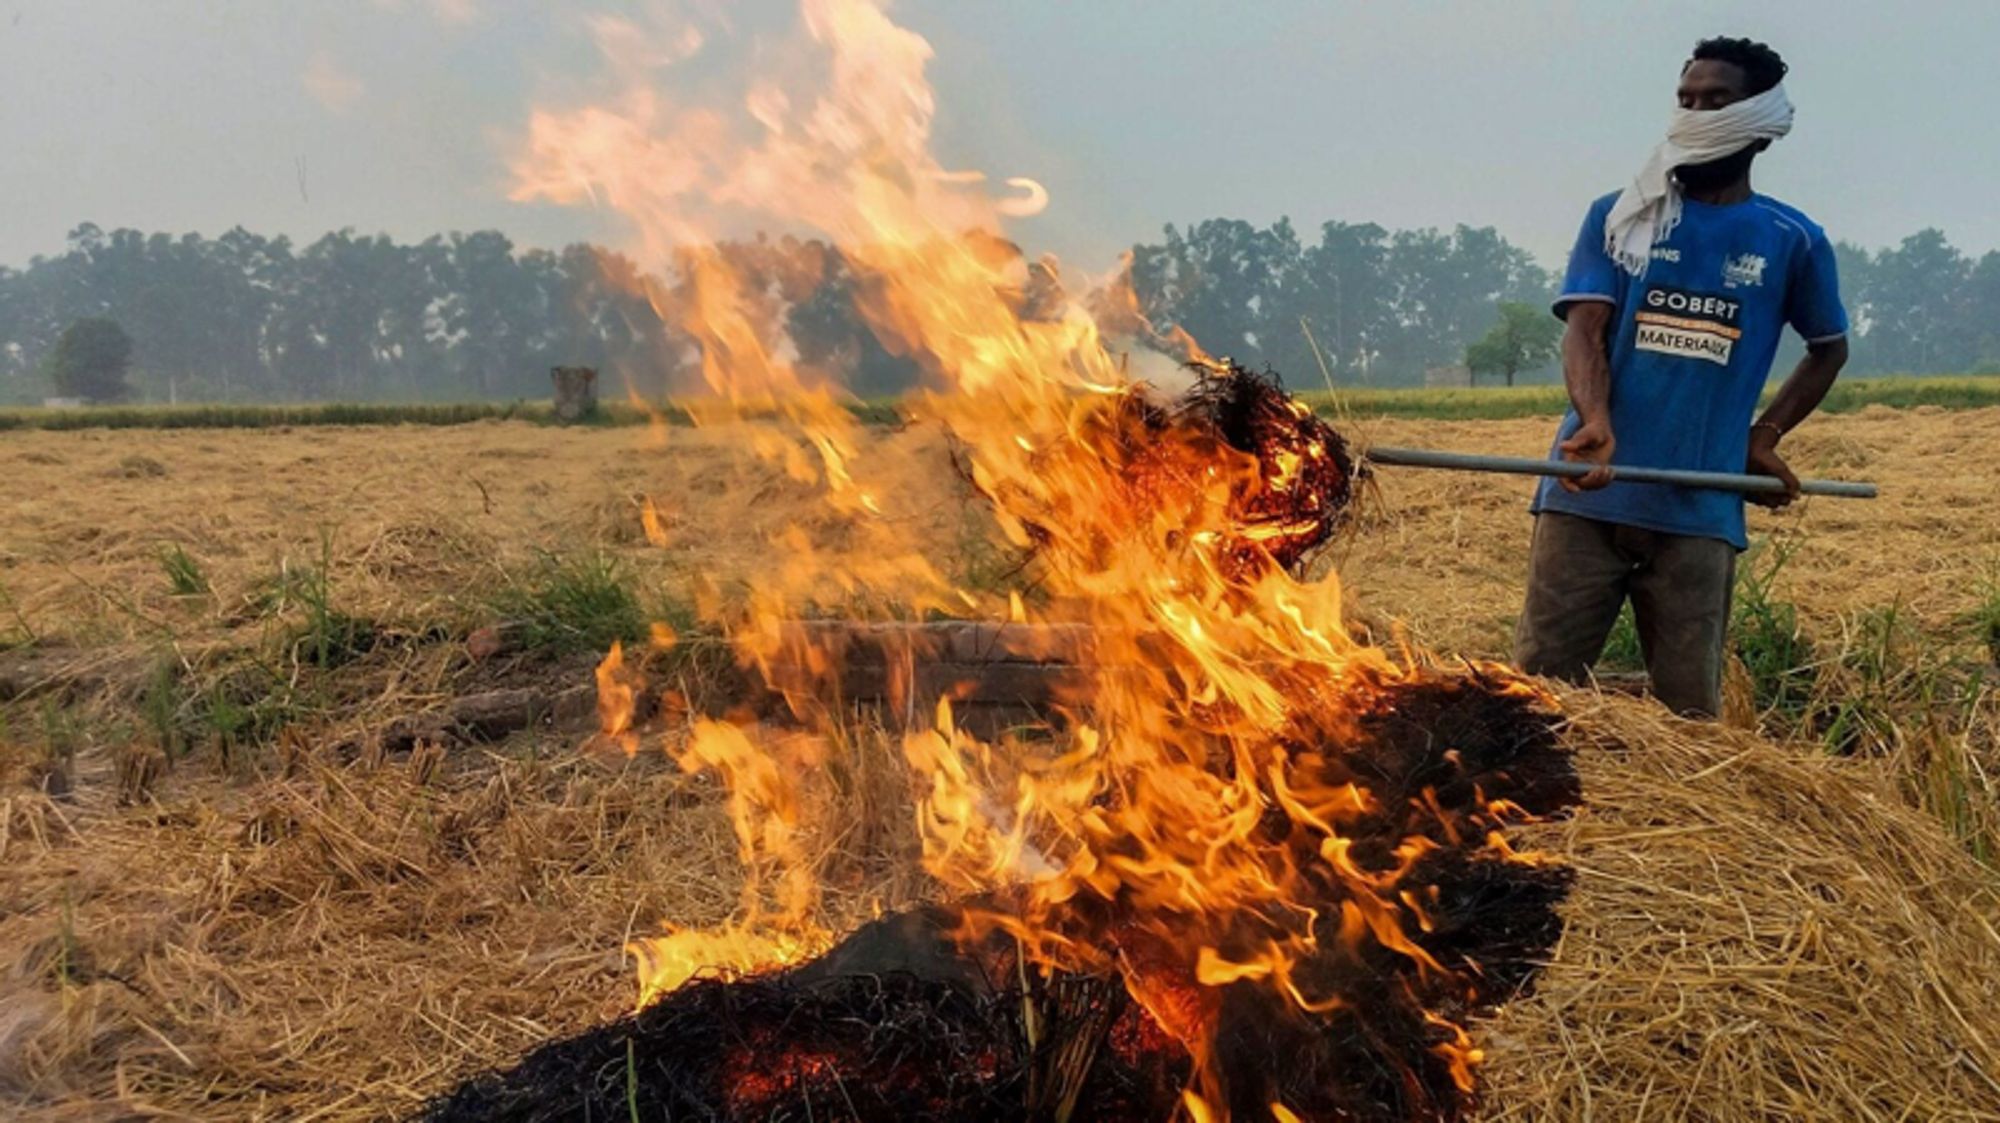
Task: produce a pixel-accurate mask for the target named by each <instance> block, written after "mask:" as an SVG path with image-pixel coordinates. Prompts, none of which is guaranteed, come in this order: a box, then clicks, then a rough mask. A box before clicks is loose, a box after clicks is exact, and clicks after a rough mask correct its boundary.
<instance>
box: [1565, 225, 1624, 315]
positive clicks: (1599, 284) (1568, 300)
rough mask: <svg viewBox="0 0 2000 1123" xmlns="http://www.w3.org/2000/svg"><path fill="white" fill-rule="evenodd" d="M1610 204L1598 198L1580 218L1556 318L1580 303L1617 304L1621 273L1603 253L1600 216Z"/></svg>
mask: <svg viewBox="0 0 2000 1123" xmlns="http://www.w3.org/2000/svg"><path fill="white" fill-rule="evenodd" d="M1611 202H1612V200H1611V199H1608V198H1607V199H1600V200H1598V201H1597V203H1596V204H1594V205H1593V206H1592V207H1591V208H1590V212H1589V213H1588V214H1585V215H1584V216H1583V229H1581V230H1579V231H1577V233H1576V245H1575V246H1574V247H1572V248H1571V249H1570V251H1569V268H1568V270H1566V271H1565V272H1564V273H1563V284H1562V293H1561V294H1560V295H1558V296H1557V297H1556V302H1555V307H1554V309H1553V311H1554V312H1555V314H1556V315H1557V316H1558V317H1559V318H1563V319H1567V318H1568V317H1569V306H1570V305H1572V304H1576V303H1578V302H1580V301H1589V300H1596V301H1602V302H1603V303H1605V304H1616V303H1618V297H1619V294H1620V293H1621V292H1622V291H1623V288H1622V286H1623V282H1624V277H1623V276H1622V274H1623V272H1624V271H1623V270H1621V269H1620V268H1619V267H1618V263H1617V262H1615V261H1613V260H1611V255H1610V254H1608V253H1606V252H1604V216H1605V214H1606V213H1607V212H1609V211H1610V210H1611Z"/></svg>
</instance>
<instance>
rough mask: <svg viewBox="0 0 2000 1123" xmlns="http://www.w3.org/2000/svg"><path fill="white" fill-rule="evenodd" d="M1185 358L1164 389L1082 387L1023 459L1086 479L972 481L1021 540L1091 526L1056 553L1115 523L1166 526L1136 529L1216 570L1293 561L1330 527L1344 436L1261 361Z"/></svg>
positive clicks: (1089, 557) (1343, 493)
mask: <svg viewBox="0 0 2000 1123" xmlns="http://www.w3.org/2000/svg"><path fill="white" fill-rule="evenodd" d="M1187 369H1188V370H1189V371H1191V372H1193V375H1194V383H1193V385H1192V386H1190V387H1189V388H1188V389H1186V390H1185V391H1183V392H1182V393H1180V394H1178V395H1176V396H1174V397H1172V398H1171V399H1163V398H1162V396H1161V395H1159V393H1158V392H1156V391H1154V390H1152V389H1151V388H1149V387H1145V386H1139V385H1133V386H1128V387H1124V388H1122V389H1120V390H1118V391H1116V392H1114V393H1110V394H1107V395H1104V396H1101V397H1097V398H1094V399H1090V400H1089V402H1088V404H1087V405H1086V406H1085V407H1084V408H1083V409H1081V410H1080V411H1079V413H1078V415H1077V416H1076V417H1075V419H1074V420H1073V422H1072V426H1073V434H1072V435H1071V437H1070V438H1069V439H1066V440H1063V441H1059V442H1054V443H1053V444H1052V445H1051V447H1049V448H1048V449H1047V450H1040V451H1036V452H1035V453H1034V454H1033V455H1032V456H1031V457H1030V458H1029V463H1028V464H1027V465H1026V468H1027V473H1026V474H1029V475H1032V476H1033V477H1035V479H1036V482H1037V483H1042V482H1044V481H1050V480H1068V481H1082V480H1089V481H1090V482H1091V483H1093V484H1095V485H1096V486H1095V487H1074V488H1070V489H1068V490H1059V489H1057V488H1054V487H1046V486H1045V487H1033V486H1029V487H1019V486H1010V485H1009V484H1008V483H1007V482H1004V481H1002V482H995V481H993V480H991V479H989V478H981V477H977V476H975V477H974V482H975V483H976V484H978V485H979V486H980V487H981V488H982V489H983V490H986V491H987V493H988V495H989V496H990V497H991V498H992V499H993V500H994V502H995V504H996V505H997V506H998V507H999V508H1000V509H1001V510H1002V511H1004V512H1008V513H1011V514H1015V515H1017V516H1018V517H1020V518H1021V522H1022V524H1023V525H1024V527H1025V529H1026V532H1027V535H1028V537H1029V538H1030V540H1032V541H1033V542H1035V543H1038V544H1041V545H1044V546H1046V545H1048V544H1049V543H1050V539H1051V538H1052V537H1055V536H1056V535H1055V533H1054V527H1056V526H1057V525H1062V526H1065V527H1066V528H1071V529H1074V528H1077V527H1084V528H1088V530H1090V531H1091V532H1093V533H1094V534H1095V535H1097V536H1098V537H1099V540H1098V541H1092V542H1087V543H1081V544H1080V543H1078V542H1075V541H1071V542H1067V543H1058V544H1057V548H1058V549H1060V550H1064V551H1066V552H1067V553H1069V554H1070V555H1072V558H1071V559H1070V560H1077V559H1078V558H1081V559H1085V560H1086V564H1090V563H1091V562H1093V561H1096V560H1097V559H1098V558H1099V557H1101V552H1111V551H1116V550H1117V549H1119V548H1120V546H1121V545H1122V544H1129V543H1121V542H1120V541H1119V540H1120V539H1123V538H1125V537H1126V536H1128V535H1129V536H1135V537H1145V536H1148V535H1152V536H1155V537H1158V536H1164V537H1165V539H1166V540H1165V541H1164V542H1160V541H1152V542H1147V543H1145V544H1144V545H1145V548H1147V549H1148V550H1149V551H1150V552H1154V553H1168V554H1173V555H1177V556H1185V555H1186V554H1187V553H1189V552H1192V553H1193V554H1195V555H1199V556H1200V557H1201V558H1202V559H1203V560H1205V561H1207V562H1208V563H1209V564H1210V565H1212V566H1213V567H1214V569H1215V571H1216V572H1217V575H1218V577H1219V578H1220V579H1221V580H1223V581H1226V582H1231V583H1234V582H1241V581H1244V580H1247V579H1250V578H1252V577H1254V576H1256V575H1257V574H1259V573H1260V572H1262V571H1263V570H1264V569H1266V568H1269V567H1270V566H1271V565H1272V564H1275V565H1276V566H1277V567H1279V568H1288V567H1290V566H1292V565H1294V564H1295V563H1297V562H1299V561H1300V560H1302V559H1303V558H1305V557H1306V556H1307V555H1308V554H1309V553H1310V552H1311V551H1312V550H1313V549H1315V548H1317V547H1318V546H1320V545H1323V544H1324V543H1325V542H1326V541H1327V540H1328V539H1329V538H1331V537H1332V536H1333V534H1334V531H1335V530H1336V529H1338V528H1339V526H1340V523H1341V520H1342V518H1343V517H1344V516H1345V513H1346V510H1347V506H1348V503H1349V502H1350V501H1351V500H1352V498H1353V494H1354V482H1355V465H1354V461H1353V459H1352V457H1350V456H1349V454H1348V451H1347V442H1346V441H1345V440H1343V439H1342V438H1341V436H1340V434H1339V433H1338V432H1336V431H1335V430H1334V428H1333V427H1332V426H1330V425H1328V424H1327V423H1326V422H1324V421H1322V420H1320V419H1319V417H1317V416H1316V415H1315V414H1314V413H1313V412H1312V410H1311V409H1309V408H1308V407H1307V406H1306V405H1305V404H1304V403H1302V402H1300V401H1299V400H1298V399H1296V398H1294V397H1292V396H1291V395H1290V394H1288V393H1286V392H1285V390H1284V388H1283V387H1282V386H1281V385H1280V384H1279V382H1278V379H1277V377H1276V376H1275V375H1270V374H1257V373H1255V372H1252V371H1250V370H1247V369H1245V368H1243V367H1241V366H1237V365H1234V364H1228V363H1219V362H1214V361H1210V360H1206V359H1196V360H1194V361H1192V362H1190V363H1189V364H1188V365H1187ZM968 474H971V473H968ZM1106 487H1109V488H1111V489H1112V491H1111V492H1110V494H1108V495H1107V494H1106V492H1105V490H1104V489H1105V488H1106ZM1079 508H1087V509H1084V510H1081V511H1080V510H1079ZM1079 515H1081V516H1082V517H1078V516H1079ZM1059 520H1060V523H1059ZM1079 545H1081V546H1082V547H1083V548H1081V549H1079ZM1196 564H1197V565H1200V564H1201V563H1200V562H1197V563H1196ZM1207 567H1208V566H1207V565H1202V568H1207Z"/></svg>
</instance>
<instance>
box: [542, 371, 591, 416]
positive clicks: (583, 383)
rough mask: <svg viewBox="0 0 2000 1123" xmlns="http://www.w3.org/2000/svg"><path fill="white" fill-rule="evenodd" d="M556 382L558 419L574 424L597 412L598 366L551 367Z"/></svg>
mask: <svg viewBox="0 0 2000 1123" xmlns="http://www.w3.org/2000/svg"><path fill="white" fill-rule="evenodd" d="M549 379H550V380H551V381H553V382H554V383H555V384H556V420H557V421H560V422H562V423H563V424H565V425H572V424H575V423H576V422H578V421H582V420H583V419H584V418H586V417H589V416H591V415H592V414H595V413H596V412H597V368H595V367H550V368H549Z"/></svg>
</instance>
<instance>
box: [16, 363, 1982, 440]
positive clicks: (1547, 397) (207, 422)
mask: <svg viewBox="0 0 2000 1123" xmlns="http://www.w3.org/2000/svg"><path fill="white" fill-rule="evenodd" d="M1780 373H1781V374H1782V372H1780ZM1781 381H1782V379H1781V378H1774V379H1773V380H1772V382H1771V385H1770V387H1769V388H1768V390H1767V398H1768V395H1769V394H1770V393H1775V392H1776V391H1777V388H1778V385H1779V383H1780V382H1781ZM1293 382H1294V383H1295V384H1297V385H1298V386H1300V387H1302V389H1301V391H1300V393H1299V397H1300V398H1301V399H1302V400H1304V401H1305V402H1306V403H1307V404H1309V405H1311V406H1312V407H1313V408H1314V409H1316V410H1318V411H1319V412H1321V413H1325V414H1329V415H1331V414H1350V415H1354V416H1359V417H1399V418H1422V419H1432V420H1440V421H1498V420H1506V419H1508V418H1516V417H1554V416H1558V415H1560V414H1561V413H1562V412H1563V411H1564V410H1566V409H1568V408H1569V398H1568V396H1567V395H1566V394H1565V392H1564V390H1563V388H1562V387H1561V386H1554V385H1543V386H1485V387H1477V388H1472V389H1464V388H1453V389H1422V388H1414V387H1400V388H1385V387H1353V388H1349V389H1343V390H1340V391H1338V393H1337V395H1336V394H1334V393H1329V392H1328V391H1326V390H1312V389H1303V387H1304V386H1305V383H1303V382H1301V381H1300V380H1299V379H1298V378H1294V379H1293ZM1875 405H1879V406H1887V407H1890V408H1892V409H1912V408H1916V407H1920V406H1933V407H1936V408H1939V409H1947V410H1962V409H1983V408H1987V407H1992V406H2000V376H1993V375H1950V376H1945V375H1940V376H1926V377H1907V376H1905V377H1881V378H1848V379H1842V380H1841V381H1839V382H1837V383H1835V384H1834V387H1833V390H1832V391H1831V392H1830V393H1828V395H1827V398H1826V401H1825V403H1824V404H1822V405H1821V406H1820V409H1821V410H1822V411H1823V412H1826V413H1851V412H1853V411H1855V410H1859V409H1865V408H1867V407H1868V406H1875ZM847 408H848V411H849V412H850V413H852V414H854V416H855V417H856V418H857V419H858V420H860V421H861V422H863V423H864V424H869V425H892V424H896V423H899V422H900V421H901V420H902V419H903V417H904V410H903V405H902V402H901V400H900V399H897V398H870V399H864V400H857V401H853V402H850V403H849V404H848V407H847ZM656 419H657V420H659V421H662V422H665V423H666V424H669V425H685V424H687V423H688V420H689V418H688V414H687V412H686V411H685V410H683V409H680V408H678V407H675V406H664V407H657V408H656V407H647V406H639V405H635V404H633V403H631V402H628V401H605V402H603V403H600V405H599V407H598V411H597V414H596V415H595V416H594V417H592V418H591V419H590V420H589V421H587V422H584V424H585V425H588V426H598V427H604V426H620V425H646V424H651V423H653V422H654V421H655V420H656ZM507 420H519V421H530V422H535V423H537V424H554V421H555V418H554V412H553V408H552V406H551V404H550V403H549V402H546V401H514V402H317V403H296V404H277V405H171V406H170V405H142V406H93V407H88V408H83V409H42V408H37V407H31V406H24V407H16V408H12V409H0V430H6V429H55V430H67V429H269V428H278V427H283V426H309V425H463V424H467V423H470V422H475V421H507Z"/></svg>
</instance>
